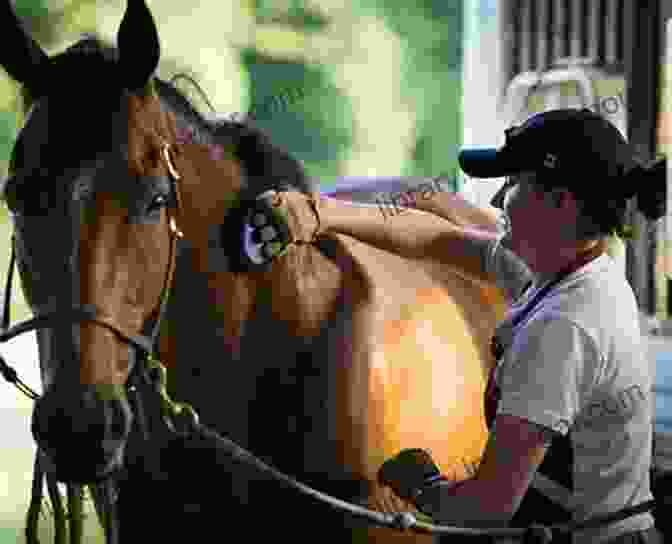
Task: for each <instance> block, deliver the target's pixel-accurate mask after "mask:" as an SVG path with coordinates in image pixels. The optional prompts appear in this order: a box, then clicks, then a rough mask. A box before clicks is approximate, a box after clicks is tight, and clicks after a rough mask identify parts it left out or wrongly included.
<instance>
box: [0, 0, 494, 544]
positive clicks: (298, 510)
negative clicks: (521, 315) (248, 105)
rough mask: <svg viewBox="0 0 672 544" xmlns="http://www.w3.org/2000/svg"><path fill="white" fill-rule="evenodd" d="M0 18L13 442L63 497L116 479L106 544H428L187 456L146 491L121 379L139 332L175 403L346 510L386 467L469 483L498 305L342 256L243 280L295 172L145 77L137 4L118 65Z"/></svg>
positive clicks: (432, 276)
mask: <svg viewBox="0 0 672 544" xmlns="http://www.w3.org/2000/svg"><path fill="white" fill-rule="evenodd" d="M0 9H1V10H2V13H0V21H2V22H0V25H2V35H3V38H4V40H5V46H4V47H3V48H2V50H1V51H0V63H1V64H2V65H3V67H4V68H5V69H6V70H7V72H8V73H9V75H10V76H11V77H12V78H13V79H15V80H16V81H18V82H19V83H21V84H22V92H23V95H24V99H25V110H26V120H25V124H24V126H23V127H22V129H21V130H20V133H19V136H18V138H17V141H16V143H15V146H14V148H13V150H12V157H11V163H10V173H11V176H10V178H9V179H8V180H7V182H6V184H5V185H4V187H3V197H4V198H5V199H6V201H7V204H8V206H9V208H10V210H11V215H12V222H13V226H14V233H15V234H14V247H15V250H16V259H17V265H18V270H19V274H20V278H21V281H22V286H23V290H24V293H25V295H26V300H27V301H28V303H29V305H30V307H31V308H32V311H33V313H34V314H35V315H36V316H46V317H45V318H44V320H43V321H41V322H40V323H41V324H39V325H35V327H34V328H37V338H38V346H39V356H40V369H41V376H42V386H43V391H44V393H43V396H42V397H41V398H40V399H39V400H38V401H37V402H36V405H35V409H34V413H33V420H32V431H33V435H34V437H35V440H36V442H37V444H38V447H39V450H40V452H41V453H42V455H43V456H44V457H45V458H46V459H48V466H49V467H50V470H52V471H53V473H55V474H56V475H57V478H58V479H59V480H60V481H64V482H75V483H78V484H89V483H96V482H100V481H102V480H104V479H105V478H108V477H111V476H112V475H115V474H118V473H122V474H123V473H124V470H126V471H127V472H126V475H127V477H126V478H125V479H124V480H123V482H122V484H120V492H119V499H118V500H119V508H120V520H121V526H122V534H125V535H129V536H128V537H127V538H122V542H128V541H133V540H137V541H140V538H141V536H139V535H142V538H158V537H157V531H161V530H162V531H164V533H165V535H166V536H167V537H175V535H176V534H178V532H179V534H184V535H187V536H188V537H193V536H194V535H199V536H200V535H201V534H203V535H205V534H213V533H212V531H215V530H217V531H219V532H220V533H221V534H228V533H229V532H230V530H229V528H228V527H227V526H226V525H227V524H228V523H232V522H235V523H236V524H237V525H238V524H239V525H241V526H242V527H243V528H244V529H243V530H245V531H246V536H245V538H250V537H251V538H253V539H254V540H255V541H256V540H259V541H261V540H265V539H269V538H274V537H283V535H284V537H286V536H291V535H295V534H298V533H305V534H306V535H307V534H314V533H315V532H316V531H320V530H321V531H325V532H328V533H329V536H332V535H340V536H341V537H342V538H343V539H344V540H345V539H347V540H350V541H359V540H362V539H363V540H366V541H367V542H391V541H393V540H404V539H405V540H407V541H413V540H418V541H420V540H423V539H424V540H426V539H427V538H428V537H426V536H420V535H409V534H404V533H396V532H393V531H391V530H389V529H382V528H372V527H364V526H361V525H358V524H357V523H354V522H351V521H348V520H346V519H345V518H344V517H343V516H342V515H340V514H334V513H333V512H327V511H325V508H324V507H320V506H318V505H315V504H313V503H312V502H311V501H309V500H305V499H304V500H302V499H301V498H300V497H297V496H296V495H295V494H293V493H292V492H290V491H287V490H285V489H281V488H280V487H278V486H277V485H276V484H275V483H273V482H271V483H269V482H268V481H265V480H264V479H262V478H259V477H255V475H254V474H250V473H249V472H245V471H244V470H242V469H241V467H237V466H235V464H232V467H231V470H230V471H227V472H226V473H223V472H221V471H220V472H217V473H214V472H213V470H212V464H209V458H208V453H207V451H200V450H198V448H195V449H193V450H189V448H183V449H179V448H178V449H176V450H171V447H170V445H168V446H167V447H166V448H163V449H162V448H155V450H157V451H158V454H159V455H160V456H161V459H162V460H163V461H162V462H163V463H164V465H162V466H165V467H168V468H166V470H163V469H162V470H163V472H161V473H162V474H163V476H164V477H163V478H161V477H157V476H156V471H154V472H153V471H152V470H151V469H152V468H153V467H145V469H146V471H145V472H143V470H142V469H138V470H135V471H131V470H130V469H128V467H125V465H128V464H129V463H128V459H129V454H128V453H129V451H130V450H131V449H132V444H131V442H133V441H131V440H130V439H129V436H132V429H134V428H135V425H134V422H135V421H136V420H137V419H138V413H136V410H134V408H133V404H132V403H131V402H129V398H128V397H129V392H128V380H129V375H130V374H131V372H132V371H133V368H134V367H135V366H136V362H137V359H138V357H139V356H140V355H141V354H142V352H143V350H144V351H145V352H146V351H151V347H152V346H151V342H150V341H151V340H154V339H155V337H154V336H153V335H151V334H150V333H151V331H152V327H153V326H154V325H156V324H157V323H159V324H160V329H157V332H159V333H160V334H159V336H158V338H159V341H158V353H159V356H160V359H161V360H162V361H163V362H164V364H165V365H166V367H167V369H168V377H169V386H170V392H171V394H172V395H173V397H174V398H176V399H178V400H180V401H185V402H188V403H190V404H191V405H192V406H193V407H194V408H195V410H196V411H197V412H198V413H199V414H200V417H201V420H202V421H203V422H204V423H206V424H207V425H209V426H211V427H213V428H214V429H216V430H217V431H218V432H220V433H222V434H223V435H225V436H227V437H230V438H231V439H232V440H234V441H235V442H237V443H239V444H240V445H242V446H243V447H245V448H248V449H250V450H251V451H252V452H253V453H255V454H256V455H258V456H260V457H261V458H262V459H264V460H266V461H268V462H270V463H271V464H273V465H274V466H275V467H277V468H279V469H280V470H282V471H284V472H286V473H289V474H291V475H293V476H295V477H297V478H298V479H299V480H301V481H304V482H306V483H308V484H310V485H313V486H314V487H316V488H318V489H320V490H323V491H326V492H328V493H331V494H333V495H336V496H338V497H340V498H343V499H346V500H351V501H362V500H366V499H367V497H369V496H370V495H371V491H372V489H373V487H374V486H375V485H376V484H375V474H376V471H377V469H378V467H379V466H380V465H381V463H382V462H383V461H384V460H385V459H386V458H387V457H389V456H391V455H393V454H395V453H397V452H398V450H400V449H402V448H405V447H422V448H426V449H429V450H430V451H431V452H432V454H433V456H434V458H435V459H436V460H437V461H438V463H439V464H440V466H441V467H442V469H443V471H444V472H445V473H447V474H450V475H451V476H452V477H454V478H455V479H461V478H464V477H466V476H467V474H468V472H469V466H470V465H471V464H473V463H478V460H479V458H480V456H481V454H482V452H483V449H484V446H485V443H486V440H487V430H486V427H485V423H484V416H483V399H482V396H483V391H484V387H485V379H486V376H487V373H488V371H489V369H490V367H491V365H492V364H493V361H492V359H491V356H490V353H489V349H488V346H489V340H490V336H491V334H492V332H493V330H494V326H495V324H496V322H497V321H498V320H499V319H500V318H501V317H502V316H503V312H504V309H505V302H504V298H503V293H502V292H501V291H500V290H499V289H497V288H496V287H495V286H494V285H492V284H487V283H483V282H479V281H477V280H476V279H475V278H473V277H469V274H468V270H467V269H468V267H467V266H466V265H464V264H463V263H461V262H456V263H455V270H448V269H446V267H445V266H444V267H440V266H438V265H437V264H436V263H432V262H428V261H426V260H423V259H421V258H418V259H417V260H408V259H402V258H400V257H398V256H395V255H392V254H390V253H387V252H384V251H381V250H378V249H376V248H373V247H370V246H367V245H365V244H363V243H360V242H358V241H356V240H354V239H352V238H349V237H347V236H336V235H334V236H331V235H330V236H326V237H323V238H321V239H319V240H318V241H317V242H316V243H314V244H312V245H295V246H292V247H290V249H289V250H288V252H287V253H286V254H285V255H283V256H282V257H279V258H278V259H276V260H275V261H273V262H272V263H271V265H270V266H269V267H267V268H266V269H263V270H250V269H248V268H246V267H245V263H244V262H243V261H242V260H241V259H240V247H239V246H240V234H239V233H240V231H241V225H242V218H243V217H244V215H245V211H246V209H247V206H248V205H249V203H250V202H252V201H253V199H254V197H255V196H256V195H259V194H261V193H263V192H264V191H266V190H268V189H276V188H278V187H283V186H286V187H290V188H293V189H295V190H300V191H303V192H309V191H312V190H313V189H314V185H313V182H312V181H311V180H310V179H309V178H308V177H307V175H306V173H305V172H304V170H303V167H302V165H301V164H300V162H299V161H297V160H296V159H295V158H293V157H292V156H291V155H290V154H289V153H287V152H286V151H284V150H283V149H281V148H280V147H279V146H277V145H276V144H274V143H272V142H271V141H270V139H269V138H268V137H267V136H266V135H265V134H264V133H262V132H261V131H260V130H258V129H256V128H254V127H253V126H249V125H246V124H239V123H233V122H231V121H219V122H209V121H207V120H206V119H205V118H204V117H203V116H202V115H200V114H199V113H198V112H197V111H196V110H195V109H194V108H193V107H192V106H191V104H190V103H189V101H188V100H187V99H186V98H185V97H184V96H183V95H182V94H181V93H180V92H178V91H177V90H176V88H175V87H174V86H173V85H171V84H170V83H168V82H166V81H163V80H162V79H160V78H158V77H156V76H154V72H155V70H156V67H157V64H158V61H159V58H160V46H159V37H158V32H157V29H156V26H155V24H154V21H153V18H152V15H151V13H150V11H149V9H148V8H147V6H146V5H145V3H144V1H142V0H129V2H128V5H127V9H126V12H125V13H124V17H123V19H122V22H121V24H120V28H119V32H118V35H117V48H114V47H112V46H110V45H107V44H104V43H103V42H102V41H101V40H99V39H98V38H95V37H89V38H86V39H83V40H80V41H79V42H78V43H76V44H75V45H74V46H72V47H70V48H69V49H67V50H66V51H65V52H63V53H61V54H58V55H55V56H53V57H52V58H49V57H48V56H47V55H46V54H45V53H44V52H43V51H42V49H41V48H40V47H39V45H37V44H36V43H35V42H34V41H33V40H32V39H31V38H30V37H29V36H28V35H27V34H26V33H25V32H24V31H23V29H22V27H21V25H20V23H19V21H18V20H17V19H16V17H15V16H14V14H13V12H12V10H11V6H10V3H9V2H8V1H4V2H2V7H1V8H0ZM394 220H402V218H395V219H394ZM178 228H179V230H180V231H181V233H183V238H182V239H180V240H179V241H177V246H176V254H175V255H174V259H173V255H171V248H173V246H174V242H173V241H172V240H173V238H171V236H173V235H175V233H176V232H178V230H177V229H178ZM171 233H172V234H171ZM173 260H174V261H175V269H174V283H172V282H171V279H172V273H171V272H172V271H171V263H172V262H173ZM171 283H172V289H171V290H170V297H169V299H168V302H167V306H166V311H165V314H164V313H162V312H161V311H160V308H161V299H162V296H163V295H164V294H166V290H165V287H166V285H167V284H171ZM161 317H163V319H161ZM150 431H151V429H150ZM133 432H134V431H133ZM150 435H151V432H150ZM163 445H165V444H163ZM147 447H149V446H147ZM131 465H132V463H131ZM122 514H123V516H122ZM297 514H298V515H297ZM131 519H132V520H133V521H132V522H131V521H129V520H131ZM131 526H132V527H133V529H132V530H131V529H130V527H131ZM206 528H207V529H206ZM220 533H218V534H220ZM131 535H132V536H131Z"/></svg>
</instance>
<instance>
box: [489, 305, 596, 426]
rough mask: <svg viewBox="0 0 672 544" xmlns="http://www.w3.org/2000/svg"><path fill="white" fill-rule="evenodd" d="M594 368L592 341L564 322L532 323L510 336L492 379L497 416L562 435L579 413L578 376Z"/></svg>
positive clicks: (580, 378)
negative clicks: (508, 348) (504, 360)
mask: <svg viewBox="0 0 672 544" xmlns="http://www.w3.org/2000/svg"><path fill="white" fill-rule="evenodd" d="M598 362H599V355H598V351H597V349H596V346H595V344H594V342H593V340H592V339H591V338H590V337H589V336H588V334H586V332H585V331H584V330H583V329H582V328H580V327H579V326H578V325H576V324H575V323H573V322H572V321H570V320H569V319H566V318H563V317H552V316H547V317H544V318H541V319H535V320H533V321H532V322H530V324H529V325H528V326H527V327H525V328H524V329H522V330H521V331H520V332H519V333H518V334H517V335H516V338H515V340H514V342H513V344H512V346H511V353H510V355H509V358H508V360H507V365H506V367H505V368H502V371H501V374H500V375H499V377H498V385H499V387H500V391H501V397H500V401H499V406H498V410H497V414H509V415H514V416H518V417H522V418H525V419H528V420H530V421H532V422H534V423H537V424H539V425H543V426H545V427H548V428H550V429H553V430H555V431H557V432H559V433H561V434H563V435H564V434H566V433H567V432H568V430H569V428H570V427H571V426H572V424H573V423H574V420H575V419H576V417H577V415H578V414H579V411H580V407H581V400H580V397H581V393H580V392H581V387H582V384H583V376H584V370H585V369H586V368H588V366H587V365H597V364H598Z"/></svg>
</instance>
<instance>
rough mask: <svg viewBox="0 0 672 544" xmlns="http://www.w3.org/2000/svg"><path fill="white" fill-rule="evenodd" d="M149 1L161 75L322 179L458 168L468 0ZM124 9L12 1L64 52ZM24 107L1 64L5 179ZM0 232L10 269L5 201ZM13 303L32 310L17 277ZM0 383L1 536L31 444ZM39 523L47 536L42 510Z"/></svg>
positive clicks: (24, 494)
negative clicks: (262, 133)
mask: <svg viewBox="0 0 672 544" xmlns="http://www.w3.org/2000/svg"><path fill="white" fill-rule="evenodd" d="M148 5H149V7H150V9H151V10H152V13H153V14H154V17H155V20H156V22H157V26H158V29H159V35H160V37H161V45H162V57H161V63H160V65H159V70H158V75H159V76H160V77H162V78H164V79H170V78H171V77H172V76H173V75H174V74H176V73H178V72H185V73H187V74H189V75H191V76H192V77H193V78H194V79H195V80H196V81H197V82H198V83H199V84H200V86H201V87H202V88H203V89H204V91H205V92H206V93H207V96H208V98H209V100H210V102H211V103H212V104H213V106H214V108H215V109H216V110H217V112H219V113H220V114H228V115H230V114H232V113H236V112H246V111H250V110H252V111H254V112H255V115H256V118H257V123H258V124H259V125H260V126H261V127H263V128H264V129H266V130H267V131H268V133H269V134H270V136H271V138H272V139H273V140H274V141H276V142H278V143H280V144H282V145H284V146H285V147H286V148H287V149H288V150H289V151H290V152H291V153H293V154H294V155H295V156H296V157H297V158H299V159H301V160H302V161H303V162H304V164H305V167H306V169H307V171H308V173H309V174H310V175H312V176H315V177H317V178H319V179H320V181H321V188H322V189H328V188H329V187H330V183H331V181H333V180H334V179H335V178H337V177H339V176H398V175H403V176H436V175H438V174H440V173H446V172H448V173H451V172H455V171H456V165H457V149H458V148H459V144H460V143H461V136H462V113H461V97H462V58H463V55H462V44H463V37H462V28H463V14H462V10H463V1H462V0H448V1H447V0H417V1H416V2H413V3H409V2H406V1H403V0H359V1H358V2H357V3H350V4H348V3H345V4H344V3H343V2H342V0H313V1H302V0H240V1H239V2H223V1H222V0H200V1H199V2H193V3H192V2H185V1H183V0H161V1H159V0H153V1H152V0H148ZM124 8H125V2H121V1H118V0H107V1H106V0H96V1H93V0H72V1H64V0H17V1H16V8H15V9H16V11H17V13H18V14H19V16H20V17H21V18H22V20H23V21H24V23H25V25H26V28H27V29H29V31H30V32H31V34H32V35H33V37H35V39H36V40H37V41H38V42H39V43H40V44H41V45H42V47H43V48H45V50H46V51H47V52H48V53H57V52H60V51H62V50H63V49H65V48H66V47H68V46H69V45H71V44H73V43H74V42H76V41H77V40H78V39H79V38H80V36H81V34H82V33H84V32H93V31H96V32H99V33H100V34H101V35H102V36H103V37H105V38H107V39H110V40H112V41H113V42H114V41H115V36H116V31H117V28H118V26H119V23H120V21H121V17H122V15H123V11H124ZM179 86H180V88H181V89H183V90H184V91H186V92H187V94H188V95H189V96H190V97H191V98H192V99H193V101H194V102H195V103H196V104H197V105H198V107H199V109H201V111H203V112H204V113H208V112H209V111H210V110H209V108H208V106H207V105H206V103H205V102H204V101H203V100H202V99H201V97H200V95H199V94H198V93H197V92H195V91H194V89H193V87H192V86H190V85H189V84H188V83H186V82H184V81H180V83H179ZM18 111H19V101H18V88H17V86H16V85H15V84H14V83H13V82H12V81H10V80H9V79H8V78H7V77H6V74H5V73H4V71H3V70H0V175H2V176H3V177H4V176H5V175H6V173H7V160H8V157H9V153H10V150H11V147H12V144H13V141H14V138H15V137H16V134H17V130H18V128H19V127H20V124H21V122H22V119H21V118H20V115H19V113H18ZM0 231H1V232H0V270H2V271H4V270H6V267H7V264H8V260H9V250H8V246H7V244H8V241H9V237H10V229H9V225H8V223H7V212H6V209H5V208H4V206H2V207H1V209H0ZM3 274H4V273H3ZM0 281H4V275H3V276H0ZM12 314H13V317H14V319H23V318H26V317H28V316H29V310H28V308H27V307H26V305H25V302H24V300H23V298H22V296H21V294H20V290H19V289H18V288H17V289H15V291H14V298H13V301H12ZM3 353H6V352H5V351H3ZM17 353H19V352H17ZM19 356H20V353H19ZM16 366H17V367H18V368H19V370H20V371H24V370H25V371H26V372H32V374H31V377H32V378H33V379H29V380H28V381H29V383H30V384H31V385H33V386H36V385H37V380H38V374H37V372H36V363H35V362H34V361H28V360H27V359H25V358H23V359H22V361H21V365H19V364H17V365H16ZM0 387H3V389H2V390H1V391H2V393H1V394H0V400H4V402H2V403H1V404H0V409H2V416H1V417H2V418H3V424H5V423H7V424H8V425H9V428H10V429H12V431H11V433H10V434H9V435H7V434H5V435H4V438H3V446H2V450H1V451H2V468H0V544H4V543H5V542H17V541H18V542H22V541H23V534H22V527H23V516H24V513H25V509H26V506H27V502H28V493H29V487H30V478H31V470H32V452H33V451H34V446H33V444H32V439H31V437H30V432H29V424H30V409H31V404H30V402H29V401H28V400H26V399H23V398H22V397H20V396H19V394H18V392H16V391H15V390H14V389H13V388H12V387H10V386H5V385H3V386H0ZM10 420H11V421H10ZM8 437H10V439H9V440H8ZM89 520H93V518H92V516H89ZM41 529H42V532H43V537H42V538H43V539H44V541H45V542H48V541H50V539H51V538H52V536H51V526H50V523H49V522H48V520H43V521H42V523H41ZM87 534H88V535H89V537H90V538H91V540H88V541H101V540H100V538H99V536H96V535H98V530H97V527H96V525H95V523H93V521H91V523H89V524H88V525H87Z"/></svg>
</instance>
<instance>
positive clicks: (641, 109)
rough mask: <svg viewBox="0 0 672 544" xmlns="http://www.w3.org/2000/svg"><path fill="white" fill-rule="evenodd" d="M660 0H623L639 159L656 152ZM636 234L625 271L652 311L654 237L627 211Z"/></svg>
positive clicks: (631, 125)
mask: <svg viewBox="0 0 672 544" xmlns="http://www.w3.org/2000/svg"><path fill="white" fill-rule="evenodd" d="M658 3H659V0H640V1H638V2H625V6H624V9H625V10H626V12H627V15H626V17H625V21H626V23H627V24H626V25H625V28H624V34H625V35H624V39H625V77H626V89H627V93H626V99H627V111H628V117H627V120H628V140H629V141H630V143H631V144H632V145H633V146H634V147H635V149H636V150H637V152H638V153H639V154H640V156H641V157H642V158H645V159H651V158H653V157H654V155H655V151H656V119H657V115H656V113H657V104H658V66H659V59H660V43H659V28H658V23H659V19H658V13H659V9H658V7H659V6H658ZM630 218H631V221H632V223H633V225H634V226H635V229H636V233H637V236H636V238H635V239H634V240H632V241H630V242H628V247H627V263H626V272H627V276H628V280H629V281H630V284H631V285H632V288H633V290H634V292H635V296H636V297H637V302H638V304H639V307H640V309H641V310H642V311H643V312H645V313H647V314H652V313H653V312H654V307H655V293H654V282H653V259H654V255H655V237H652V236H650V235H649V232H648V230H649V229H648V225H647V222H646V221H645V220H644V218H643V216H642V215H641V214H639V213H632V212H631V214H630Z"/></svg>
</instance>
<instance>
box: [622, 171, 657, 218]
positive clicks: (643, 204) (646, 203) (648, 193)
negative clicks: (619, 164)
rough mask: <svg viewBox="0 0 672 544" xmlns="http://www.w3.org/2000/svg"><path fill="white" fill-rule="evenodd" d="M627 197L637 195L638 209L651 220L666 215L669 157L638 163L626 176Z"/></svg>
mask: <svg viewBox="0 0 672 544" xmlns="http://www.w3.org/2000/svg"><path fill="white" fill-rule="evenodd" d="M623 181H624V186H625V187H626V193H625V196H626V197H627V198H632V197H633V196H636V197H637V209H638V210H639V211H640V212H641V213H642V214H643V215H644V217H646V218H647V219H648V220H649V221H656V220H658V219H660V218H661V217H663V216H664V215H665V208H666V205H667V159H665V158H659V159H657V160H655V161H653V162H651V163H649V164H647V165H637V166H635V167H634V168H632V169H631V170H630V171H628V172H627V174H626V175H625V177H624V180H623Z"/></svg>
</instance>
